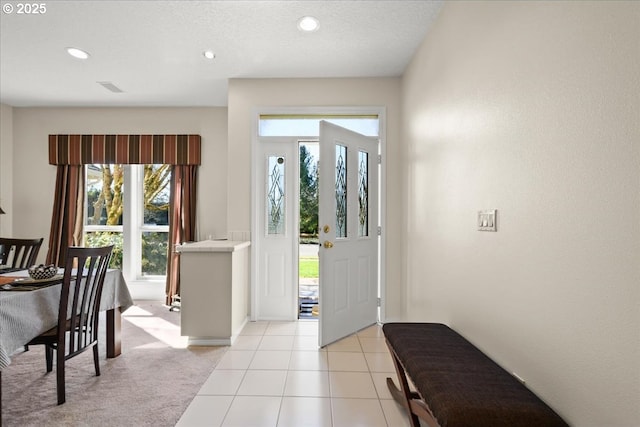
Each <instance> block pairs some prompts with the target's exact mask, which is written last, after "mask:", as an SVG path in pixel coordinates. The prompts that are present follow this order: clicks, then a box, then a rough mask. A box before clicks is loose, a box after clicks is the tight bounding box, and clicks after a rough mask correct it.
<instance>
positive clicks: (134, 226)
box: [83, 165, 169, 282]
mask: <svg viewBox="0 0 640 427" xmlns="http://www.w3.org/2000/svg"><path fill="white" fill-rule="evenodd" d="M123 166H124V169H123V171H124V182H123V195H124V198H123V204H124V212H123V216H122V225H87V224H86V220H87V203H85V206H84V216H83V220H84V221H85V225H84V233H88V232H95V231H112V232H120V233H122V253H123V257H122V273H123V275H124V277H125V279H126V280H127V281H135V282H164V281H165V280H166V276H165V275H143V274H142V233H145V232H165V233H167V235H168V234H169V226H168V225H145V224H144V206H143V205H142V203H143V200H144V196H143V191H144V189H143V184H144V165H123ZM86 174H87V170H86V168H85V176H86ZM86 191H87V186H86V184H85V200H86Z"/></svg>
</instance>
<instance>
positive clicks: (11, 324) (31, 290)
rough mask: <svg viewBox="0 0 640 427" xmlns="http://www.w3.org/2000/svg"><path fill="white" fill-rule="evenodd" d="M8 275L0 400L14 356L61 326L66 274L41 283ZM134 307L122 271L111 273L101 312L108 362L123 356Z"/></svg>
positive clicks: (2, 289)
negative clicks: (127, 315)
mask: <svg viewBox="0 0 640 427" xmlns="http://www.w3.org/2000/svg"><path fill="white" fill-rule="evenodd" d="M4 271H6V272H3V270H2V269H0V396H2V394H1V393H2V391H1V390H2V388H1V387H2V385H1V384H2V383H1V381H2V376H1V375H2V370H3V369H5V368H6V367H7V366H9V364H10V363H11V356H12V355H13V354H14V353H16V352H17V351H19V350H20V349H22V348H24V346H25V345H26V344H27V343H28V342H29V341H31V340H32V339H33V338H35V337H37V336H38V335H40V334H41V333H43V332H45V331H47V330H49V329H51V328H53V327H54V326H56V324H57V323H58V307H59V304H60V291H61V289H62V274H63V273H64V270H63V269H59V270H58V274H57V275H56V276H54V278H52V279H50V280H48V281H47V280H43V281H40V280H33V279H30V277H29V274H28V272H27V270H17V271H10V269H6V270H4ZM12 282H13V283H12ZM132 305H133V299H132V298H131V294H130V293H129V288H128V287H127V283H126V282H125V279H124V276H123V275H122V271H121V270H118V269H108V270H107V272H106V274H105V279H104V285H103V288H102V297H101V299H100V311H104V312H106V313H105V320H106V322H105V323H106V324H105V326H106V350H107V358H114V357H117V356H119V355H120V354H121V352H122V338H121V328H122V317H121V313H122V312H124V311H125V310H126V309H128V308H129V307H131V306H132ZM1 413H2V412H1V410H0V420H1V419H2V418H1V416H2V415H1Z"/></svg>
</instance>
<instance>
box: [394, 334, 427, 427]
mask: <svg viewBox="0 0 640 427" xmlns="http://www.w3.org/2000/svg"><path fill="white" fill-rule="evenodd" d="M387 345H388V343H387ZM389 351H390V352H391V358H392V359H393V366H394V367H395V368H396V374H397V376H398V381H399V382H400V389H398V387H396V385H395V384H394V382H393V380H392V379H391V378H387V387H388V388H389V392H390V393H391V396H392V397H393V398H394V400H395V401H396V402H398V403H399V404H401V405H402V406H404V407H405V408H406V410H407V413H408V414H409V421H411V427H420V420H419V419H418V416H417V415H416V414H414V413H413V411H412V410H411V399H414V398H416V397H418V396H417V394H416V393H413V392H412V391H411V390H410V389H409V382H408V381H407V376H406V374H405V372H404V368H403V367H402V365H401V364H400V361H398V358H397V357H396V354H395V352H394V351H393V349H392V348H391V347H389Z"/></svg>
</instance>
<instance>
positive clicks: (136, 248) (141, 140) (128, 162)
mask: <svg viewBox="0 0 640 427" xmlns="http://www.w3.org/2000/svg"><path fill="white" fill-rule="evenodd" d="M200 144H201V138H200V135H186V134H176V135H147V134H145V135H113V134H105V135H80V134H72V135H49V164H51V165H56V168H57V172H56V183H55V191H54V200H53V213H52V217H51V232H50V235H49V250H48V252H47V258H46V259H47V263H52V264H56V265H58V266H62V265H64V263H65V260H66V252H67V248H68V247H70V246H77V245H80V244H82V243H83V240H84V237H85V233H87V234H88V235H87V240H90V239H99V238H102V237H103V236H110V238H116V237H118V238H120V239H122V246H121V247H122V250H121V252H122V253H124V254H125V255H124V256H122V255H120V259H121V261H120V262H121V263H122V268H123V272H124V274H125V278H131V277H132V276H133V277H134V278H135V277H136V276H137V277H140V276H145V275H157V274H158V273H159V272H160V271H161V267H160V266H159V265H158V264H157V263H153V262H147V261H149V260H150V259H151V258H155V256H156V255H158V254H160V253H164V254H165V261H166V270H165V272H166V278H165V280H166V288H165V291H166V301H167V304H170V303H171V301H173V299H174V297H175V296H177V295H180V264H179V259H178V254H176V253H174V252H173V251H168V250H167V248H170V247H171V248H172V247H174V246H175V245H177V244H180V243H183V242H188V241H193V240H194V239H195V236H196V229H195V227H196V204H197V202H196V199H197V175H198V165H200V159H201V147H200ZM87 166H88V167H87ZM105 167H107V168H108V172H107V170H106V168H105ZM165 167H166V169H165ZM118 168H120V169H118ZM86 171H90V174H89V173H85V172H86ZM169 171H170V173H168V172H169ZM103 174H107V175H106V176H105V175H103ZM118 174H120V175H118ZM114 175H116V176H118V177H121V180H113V179H112V178H113V176H114ZM146 176H150V177H155V178H160V179H159V181H158V182H154V181H151V180H150V181H146V182H145V177H146ZM85 180H86V181H87V183H85ZM89 180H91V182H88V181H89ZM165 182H169V184H168V189H167V188H166V187H164V183H165ZM107 184H108V185H107ZM116 186H117V188H116ZM99 188H102V190H98V189H99ZM101 191H103V192H104V194H103V197H114V198H115V197H120V198H121V199H122V202H121V203H120V202H119V203H120V204H119V206H120V208H121V211H120V210H119V209H115V210H114V209H106V208H105V207H104V206H103V205H102V204H101V203H102V202H99V201H98V198H99V197H100V192H101ZM87 197H93V201H92V210H91V211H89V207H88V206H89V204H88V202H85V198H87ZM167 198H168V199H169V200H168V202H167ZM96 202H98V203H97V204H96ZM111 203H113V200H111ZM116 206H118V205H117V204H116ZM165 206H166V207H167V210H166V218H165V219H163V216H164V215H165V214H164V207H165ZM112 207H113V204H112ZM105 209H106V210H105ZM90 218H91V221H90V220H89V219H90ZM169 218H170V220H169ZM86 226H89V227H90V228H93V229H92V230H91V229H90V230H85V227H86ZM167 229H168V233H167V232H166V231H165V230H167ZM89 233H95V234H92V235H89ZM100 233H101V234H102V235H103V236H101V235H100ZM118 233H119V235H118ZM165 233H166V235H167V236H168V238H167V239H166V243H164V246H163V243H162V242H163V241H165V240H164V235H165ZM136 239H138V240H137V241H138V242H139V244H138V243H136V242H137V241H136ZM130 260H135V261H134V262H135V263H137V264H136V266H135V270H136V271H138V272H139V273H132V272H131V270H128V269H127V266H128V265H129V263H130ZM116 262H117V257H116ZM138 265H139V267H140V268H139V269H138ZM129 268H134V267H131V266H129Z"/></svg>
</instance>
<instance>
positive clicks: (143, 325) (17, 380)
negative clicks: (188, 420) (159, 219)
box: [2, 301, 227, 427]
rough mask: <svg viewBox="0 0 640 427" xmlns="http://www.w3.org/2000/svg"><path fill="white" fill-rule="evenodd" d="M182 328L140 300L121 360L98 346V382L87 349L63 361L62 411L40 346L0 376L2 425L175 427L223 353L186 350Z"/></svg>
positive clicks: (173, 315) (128, 322)
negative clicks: (106, 353) (100, 373)
mask: <svg viewBox="0 0 640 427" xmlns="http://www.w3.org/2000/svg"><path fill="white" fill-rule="evenodd" d="M102 323H104V322H102ZM179 324H180V313H178V312H170V311H169V309H168V308H167V307H166V306H164V305H163V304H162V303H160V302H150V301H140V302H137V303H136V306H135V307H132V308H130V309H129V310H128V311H127V312H126V313H125V316H124V317H123V322H122V336H123V339H122V355H121V356H119V357H117V358H114V359H106V358H105V350H104V346H102V347H101V350H100V354H101V361H100V369H101V372H102V375H101V376H99V377H96V376H95V371H94V369H93V356H92V352H91V351H88V352H85V353H84V354H81V355H79V356H76V357H75V358H73V359H71V360H69V361H67V375H66V376H67V381H66V384H67V387H66V388H67V390H66V398H67V401H66V403H65V404H63V405H57V398H56V379H55V367H54V370H53V372H51V373H50V374H47V373H46V370H45V362H44V350H43V348H42V346H34V347H31V349H30V350H29V351H28V352H24V353H18V354H16V355H14V356H13V357H12V363H11V365H9V367H8V368H7V369H6V370H4V371H2V425H3V426H5V427H10V426H20V427H23V426H45V425H46V426H92V427H93V426H174V425H175V424H176V422H177V421H178V419H179V418H180V416H181V415H182V413H183V412H184V411H185V409H186V408H187V406H188V405H189V403H190V402H191V400H192V399H193V397H194V396H195V395H196V393H197V392H198V390H199V389H200V387H201V386H202V384H203V383H204V381H205V380H206V379H207V378H208V377H209V374H210V373H211V372H212V371H213V368H214V367H215V365H216V364H217V363H218V361H219V360H220V358H221V357H222V355H223V354H224V353H225V352H226V351H227V347H190V348H184V345H185V344H186V342H185V338H183V337H180V336H179V335H180V329H179ZM103 333H104V332H103ZM103 337H104V335H103ZM102 342H103V343H104V339H102ZM180 347H183V348H180Z"/></svg>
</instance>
